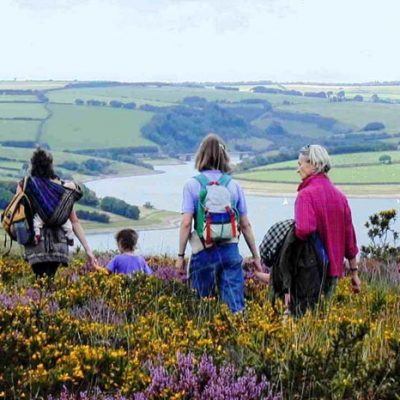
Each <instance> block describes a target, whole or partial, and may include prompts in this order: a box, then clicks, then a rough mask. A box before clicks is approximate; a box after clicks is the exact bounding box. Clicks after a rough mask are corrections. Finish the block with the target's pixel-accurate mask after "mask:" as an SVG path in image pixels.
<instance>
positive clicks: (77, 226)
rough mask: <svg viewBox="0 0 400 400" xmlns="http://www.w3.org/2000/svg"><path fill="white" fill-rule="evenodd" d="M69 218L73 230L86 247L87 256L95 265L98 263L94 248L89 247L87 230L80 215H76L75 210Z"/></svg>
mask: <svg viewBox="0 0 400 400" xmlns="http://www.w3.org/2000/svg"><path fill="white" fill-rule="evenodd" d="M69 219H70V221H71V224H72V230H73V231H74V234H75V235H76V237H77V238H78V240H79V242H80V243H81V245H82V247H83V248H84V249H85V252H86V256H87V258H88V261H89V263H90V264H91V265H92V266H94V265H96V264H97V262H96V258H95V256H94V255H93V253H92V250H91V249H90V247H89V244H88V242H87V240H86V236H85V231H84V230H83V228H82V225H81V223H80V221H79V218H78V216H77V215H76V212H75V210H72V211H71V214H70V216H69Z"/></svg>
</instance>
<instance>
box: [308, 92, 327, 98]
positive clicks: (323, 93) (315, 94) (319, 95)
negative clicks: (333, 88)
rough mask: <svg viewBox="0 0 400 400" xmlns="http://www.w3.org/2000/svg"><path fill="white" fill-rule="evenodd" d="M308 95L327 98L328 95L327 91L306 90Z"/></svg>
mask: <svg viewBox="0 0 400 400" xmlns="http://www.w3.org/2000/svg"><path fill="white" fill-rule="evenodd" d="M304 96H306V97H318V98H320V99H326V98H327V97H328V96H327V94H326V93H325V92H305V93H304Z"/></svg>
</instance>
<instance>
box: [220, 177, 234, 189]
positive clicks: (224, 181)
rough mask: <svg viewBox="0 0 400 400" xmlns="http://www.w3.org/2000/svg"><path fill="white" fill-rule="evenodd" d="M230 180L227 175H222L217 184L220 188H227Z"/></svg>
mask: <svg viewBox="0 0 400 400" xmlns="http://www.w3.org/2000/svg"><path fill="white" fill-rule="evenodd" d="M231 180H232V177H231V176H230V175H228V174H222V176H221V178H219V179H218V184H219V185H221V186H225V187H226V186H228V185H229V182H230V181H231Z"/></svg>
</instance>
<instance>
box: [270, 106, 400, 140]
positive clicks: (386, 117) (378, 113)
mask: <svg viewBox="0 0 400 400" xmlns="http://www.w3.org/2000/svg"><path fill="white" fill-rule="evenodd" d="M276 109H277V110H280V111H289V112H300V113H315V114H319V115H322V116H324V117H331V118H335V119H337V120H338V121H340V122H343V123H345V124H347V125H350V126H352V127H353V129H355V130H361V129H362V128H363V127H364V126H365V125H366V124H368V123H369V122H374V121H377V122H382V123H384V124H385V127H386V129H385V131H386V132H394V133H398V132H399V131H400V104H380V103H357V102H351V103H350V102H343V103H329V102H328V100H325V101H323V102H321V101H318V102H314V103H307V104H306V103H302V104H290V105H281V106H277V107H276Z"/></svg>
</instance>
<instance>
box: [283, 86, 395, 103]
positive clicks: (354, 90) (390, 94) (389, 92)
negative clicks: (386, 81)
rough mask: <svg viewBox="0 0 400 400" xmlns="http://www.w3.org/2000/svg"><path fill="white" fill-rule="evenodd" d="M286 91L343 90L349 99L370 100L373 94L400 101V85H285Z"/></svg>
mask: <svg viewBox="0 0 400 400" xmlns="http://www.w3.org/2000/svg"><path fill="white" fill-rule="evenodd" d="M284 87H285V88H286V89H294V90H299V91H301V92H303V93H304V92H321V91H323V92H328V91H332V92H333V93H334V94H336V93H337V92H339V91H340V90H343V91H344V92H345V96H346V97H347V98H352V97H354V96H355V95H361V96H363V97H364V100H369V99H370V98H371V96H372V95H373V94H377V95H378V96H379V97H380V98H382V99H389V100H400V85H374V86H369V85H354V86H353V85H351V86H346V85H344V86H339V85H306V84H303V85H300V84H298V85H296V84H284Z"/></svg>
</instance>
